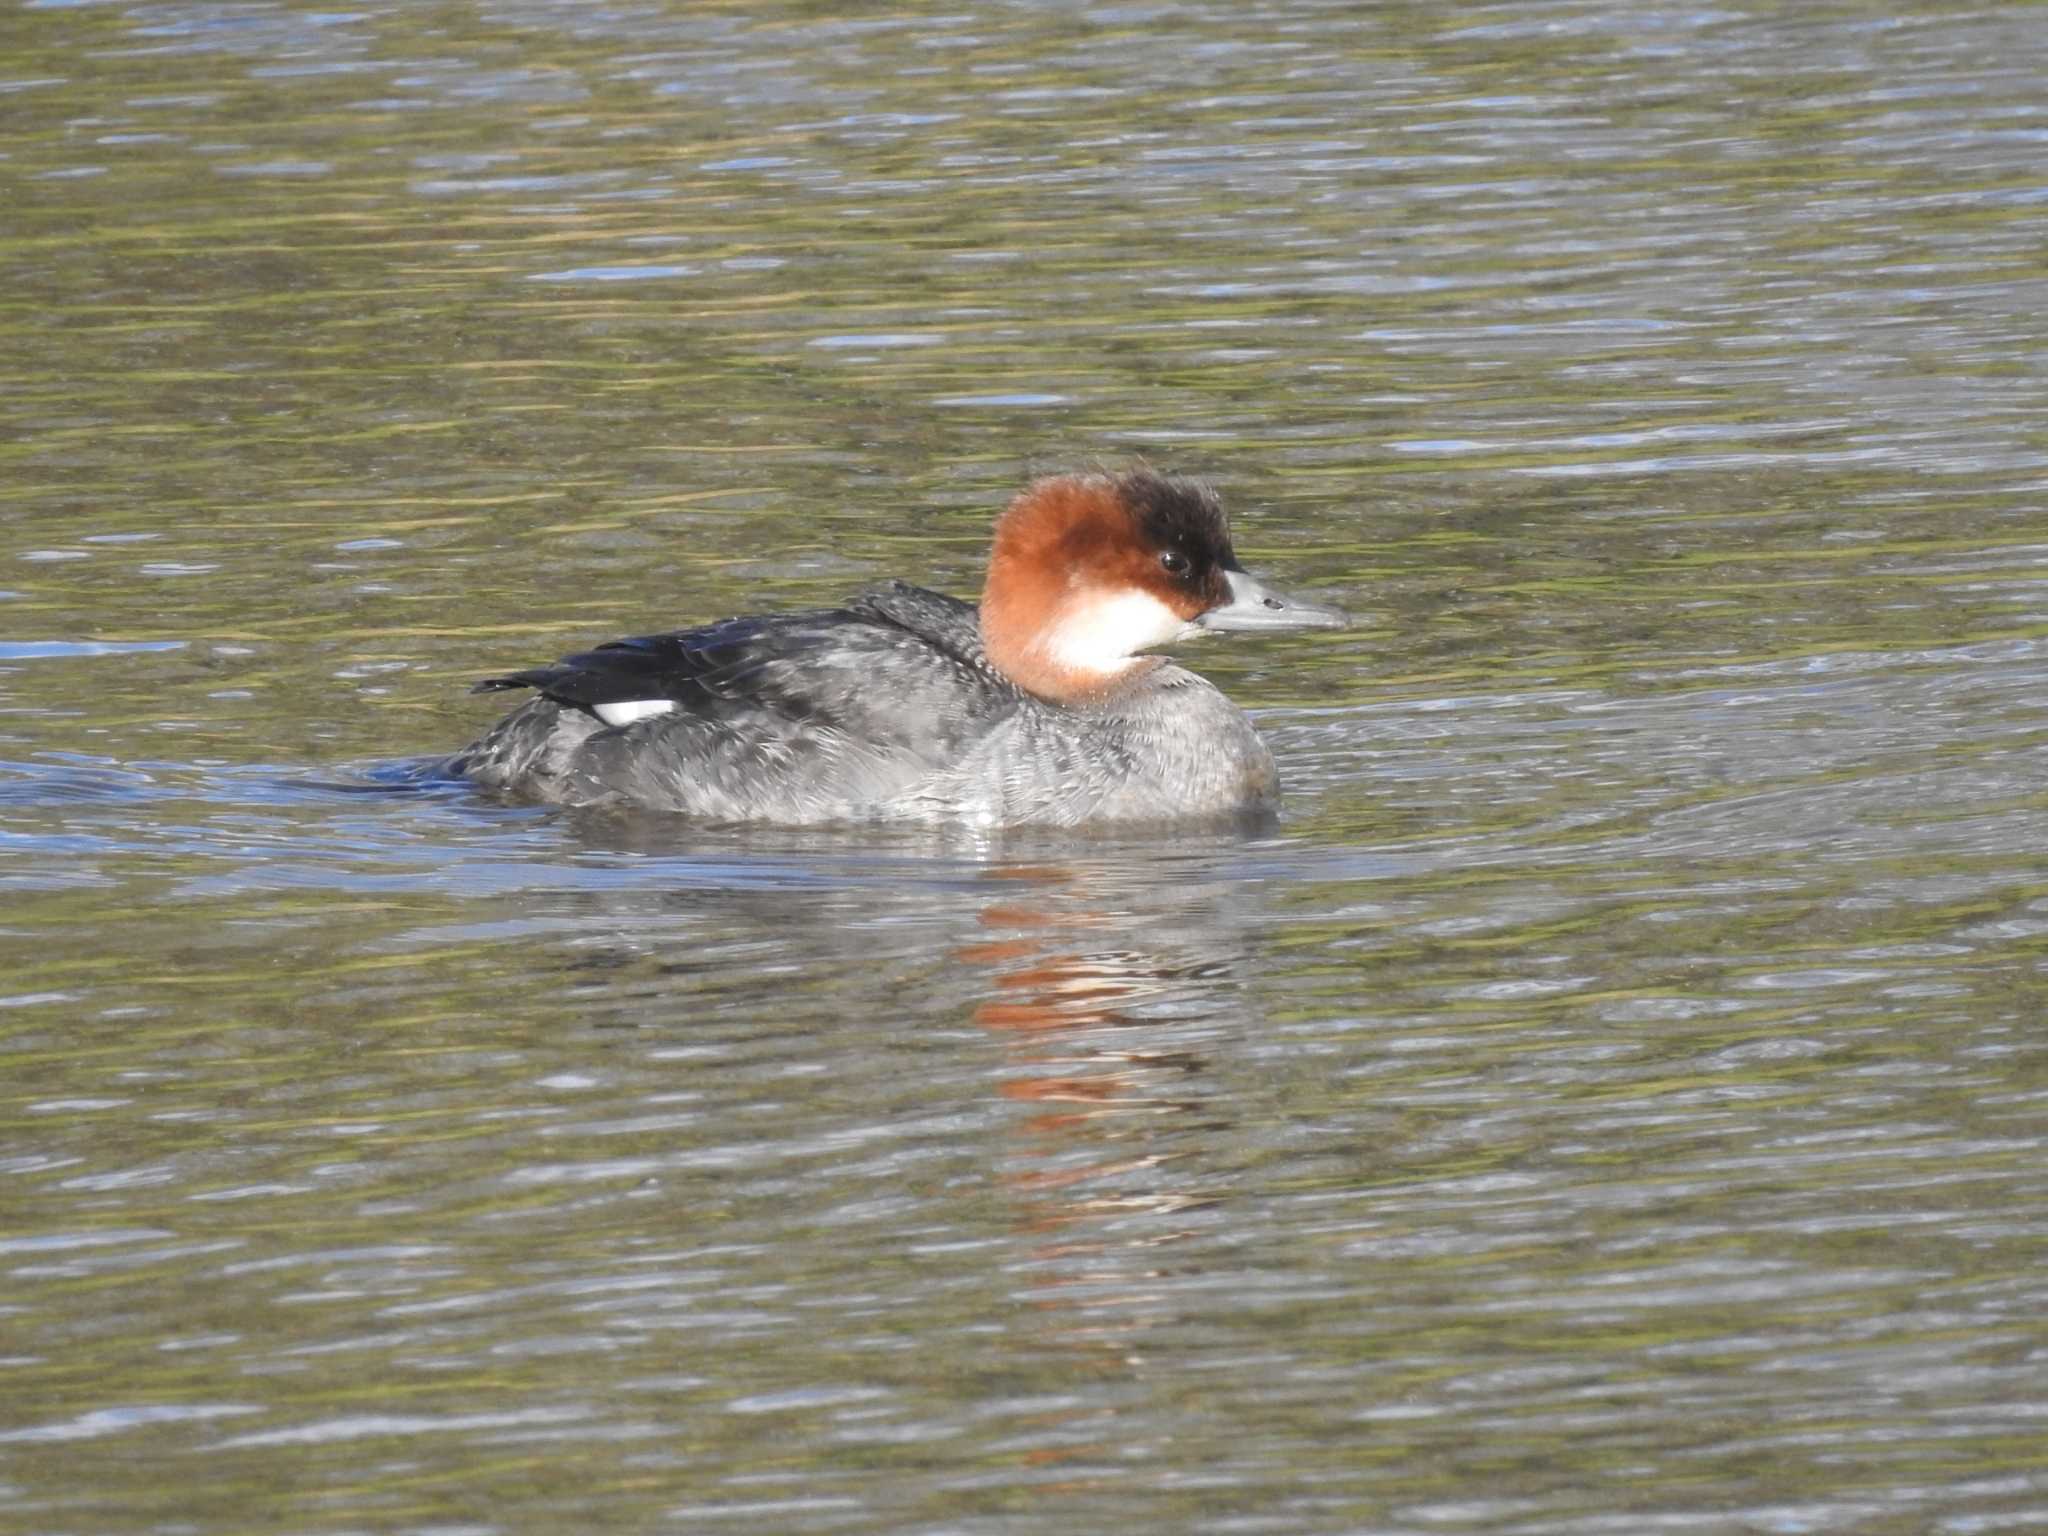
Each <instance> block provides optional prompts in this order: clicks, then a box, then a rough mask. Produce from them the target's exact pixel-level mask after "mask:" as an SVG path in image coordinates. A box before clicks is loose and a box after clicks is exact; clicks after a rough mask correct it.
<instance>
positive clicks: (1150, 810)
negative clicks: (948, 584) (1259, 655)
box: [445, 466, 1348, 828]
mask: <svg viewBox="0 0 2048 1536" xmlns="http://www.w3.org/2000/svg"><path fill="white" fill-rule="evenodd" d="M1346 623H1348V620H1347V618H1346V616H1345V614H1344V613H1343V612H1342V611H1341V610H1339V609H1337V608H1334V607H1329V606H1325V605H1323V604H1319V603H1314V602H1310V601H1307V600H1304V599H1302V598H1299V597H1293V596H1288V595H1285V594H1283V593H1281V592H1279V591H1277V590H1276V589H1275V588H1273V587H1272V586H1270V585H1268V584H1267V583H1266V582H1264V581H1262V580H1260V579H1259V578H1258V577H1256V576H1254V575H1252V574H1251V573H1250V572H1249V571H1247V570H1246V569H1245V568H1244V566H1243V565H1242V564H1240V563H1239V561H1238V558H1237V554H1236V551H1235V548H1234V546H1233V545H1232V542H1231V537H1230V526H1229V522H1228V519H1227V517H1226V515H1225V512H1224V508H1223V503H1222V501H1221V500H1220V499H1219V497H1218V496H1217V494H1216V492H1215V491H1214V490H1213V489H1212V488H1211V487H1210V486H1208V485H1207V484H1205V483H1203V482H1201V481H1199V480H1195V479H1192V478H1187V477H1183V476H1179V475H1172V474H1165V473H1160V472H1158V471H1155V470H1153V469H1151V468H1150V467H1148V466H1139V467H1135V468H1131V469H1128V470H1124V471H1121V472H1115V473H1112V472H1106V471H1105V472H1092V473H1081V474H1063V475H1055V476H1050V477H1047V478H1043V479H1039V480H1037V481H1035V482H1033V483H1032V484H1031V485H1029V486H1027V487H1026V488H1025V489H1024V490H1023V491H1022V492H1021V493H1019V494H1018V495H1017V496H1016V497H1015V498H1014V499H1013V500H1012V501H1011V502H1010V503H1009V505H1008V506H1007V507H1006V508H1005V509H1004V510H1003V512H1002V513H1001V514H1000V516H999V517H998V518H997V520H996V525H995V533H994V538H993V541H992V543H991V546H990V552H989V560H988V570H987V576H986V579H985V581H984V583H983V586H982V590H981V599H980V602H979V603H978V604H977V603H971V602H967V601H963V600H962V599H959V598H956V597H951V596H947V595H945V594H943V593H940V592H935V591H931V590H928V589H926V588H924V587H920V586H915V585H912V584H911V583H908V582H905V581H900V580H898V581H890V582H887V583H884V584H882V585H879V586H876V587H873V588H870V589H869V590H867V591H864V592H861V593H860V594H858V595H857V596H855V597H853V598H851V599H850V600H849V601H847V602H846V603H845V604H844V605H843V606H840V607H836V608H822V609H814V610H810V611H806V612H798V613H782V614H766V615H753V616H745V617H734V618H727V619H721V620H718V621H717V622H715V623H710V624H705V625H702V626H700V627H698V628H694V629H684V630H675V631H671V632H667V633H661V634H650V635H642V636H637V637H633V638H628V639H621V640H613V641H609V642H607V643H605V644H602V645H599V646H597V647H596V648H595V649H593V650H588V651H582V652H579V653H577V654H575V655H572V656H567V657H564V658H563V659H561V660H559V661H554V662H549V663H547V664H545V665H542V666H536V667H529V668H527V669H525V670H523V671H517V672H507V673H504V674H502V675H499V676H494V677H488V678H485V679H483V680H482V681H481V682H479V683H478V684H477V685H476V687H475V688H474V689H473V690H472V691H474V692H481V693H497V692H502V691H510V690H527V691H529V693H530V697H528V698H527V699H526V700H525V701H524V702H522V703H520V704H519V705H518V706H517V707H516V708H514V709H512V710H511V712H510V713H508V714H507V715H505V716H504V717H503V718H502V719H500V720H499V721H498V722H497V723H496V724H495V725H492V726H491V727H490V728H489V729H488V730H486V731H485V732H484V733H483V734H482V735H481V736H480V737H478V738H477V740H476V741H474V742H473V743H471V744H470V745H469V746H468V747H466V748H464V749H463V750H462V751H460V752H458V753H456V754H455V755H454V756H453V757H451V758H449V759H447V760H446V765H445V771H446V772H447V773H448V774H450V775H452V776H455V777H458V778H462V779H466V780H468V781H470V782H471V783H472V784H474V785H475V786H477V788H479V789H480V790H482V791H484V792H486V793H488V794H490V795H493V796H497V797H500V798H503V799H507V800H513V801H518V802H524V803H542V804H549V805H560V806H579V807H580V806H617V807H630V808H634V809H639V810H649V811H658V812H674V813H680V814H682V815H684V816H688V817H693V818H698V819H701V820H705V821H712V822H721V823H762V824H772V825H782V826H822V825H832V824H841V823H948V824H962V825H966V826H970V827H978V828H998V827H1023V826H1048V827H1070V828H1071V827H1085V826H1092V825H1098V824H1139V823H1150V824H1170V823H1189V822H1212V821H1218V820H1242V819H1245V818H1248V817H1264V816H1270V815H1271V813H1272V812H1273V811H1274V810H1275V809H1276V808H1277V806H1278V803H1279V798H1280V778H1279V773H1278V770H1277V769H1276V767H1275V764H1274V761H1273V755H1272V753H1271V751H1270V750H1269V749H1268V748H1267V746H1266V744H1265V742H1264V741H1263V740H1261V739H1260V736H1259V733H1258V731H1257V730H1256V729H1255V728H1254V727H1253V725H1252V723H1251V721H1250V720H1249V719H1248V718H1247V717H1246V716H1245V714H1244V712H1243V711H1242V710H1240V709H1239V708H1238V707H1237V706H1236V705H1235V704H1233V703H1232V702H1231V701H1230V699H1229V698H1227V697H1226V696H1225V695H1224V694H1223V692H1222V691H1221V690H1220V689H1218V688H1217V687H1216V686H1215V685H1214V684H1213V683H1211V682H1209V681H1208V680H1207V679H1206V678H1204V677H1202V676H1200V675H1199V674H1197V673H1195V672H1192V671H1189V670H1187V669H1185V668H1183V667H1181V666H1179V665H1177V664H1176V663H1175V662H1174V661H1172V660H1171V659H1169V658H1168V657H1167V656H1164V655H1161V654H1159V652H1160V651H1161V649H1162V648H1163V647H1169V646H1177V645H1179V644H1180V643H1182V642H1185V641H1189V640H1192V639H1195V638H1198V637H1201V636H1205V635H1209V634H1217V633H1230V634H1240V635H1247V636H1257V635H1272V634H1282V633H1287V632H1291V631H1303V630H1330V629H1337V628H1341V627H1343V626H1344V625H1345V624H1346Z"/></svg>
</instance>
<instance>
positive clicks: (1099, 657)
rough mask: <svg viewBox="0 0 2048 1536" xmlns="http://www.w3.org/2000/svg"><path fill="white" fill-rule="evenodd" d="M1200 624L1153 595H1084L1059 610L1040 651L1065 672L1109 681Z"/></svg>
mask: <svg viewBox="0 0 2048 1536" xmlns="http://www.w3.org/2000/svg"><path fill="white" fill-rule="evenodd" d="M1194 631H1195V626H1194V625H1193V624H1191V623H1189V622H1188V621H1187V620H1186V619H1184V618H1182V617H1181V616H1180V615H1179V614H1177V613H1175V612H1174V611H1173V610H1172V609H1171V608H1169V607H1167V606H1166V604H1164V603H1162V602H1161V601H1159V599H1158V598H1156V597H1154V596H1153V595H1152V594H1151V593H1149V592H1141V591H1137V590H1131V591H1125V592H1117V593H1113V594H1108V595H1101V596H1098V595H1095V594H1089V593H1084V594H1082V595H1081V596H1078V597H1076V598H1074V599H1072V600H1070V601H1069V602H1067V603H1065V604H1063V605H1062V606H1061V608H1060V615H1059V619H1058V622H1056V623H1055V624H1054V625H1053V627H1052V629H1051V631H1050V632H1049V633H1048V634H1047V635H1046V636H1045V637H1044V638H1043V639H1042V640H1041V641H1040V642H1039V645H1038V649H1039V651H1040V652H1041V653H1042V654H1043V655H1044V656H1045V657H1046V659H1047V660H1048V661H1051V662H1052V663H1053V664H1054V665H1055V666H1058V667H1060V668H1061V669H1063V670H1065V671H1070V672H1080V673H1088V674H1091V675H1093V676H1097V677H1107V676H1109V675H1111V674H1112V673H1115V672H1120V671H1122V670H1123V669H1124V667H1125V666H1126V665H1128V664H1129V663H1130V661H1131V659H1132V658H1133V657H1135V656H1136V655H1137V654H1138V653H1139V652H1140V651H1144V650H1149V649H1151V648H1152V647H1153V646H1155V645H1165V644H1166V643H1167V642H1168V641H1171V640H1178V639H1180V638H1181V637H1182V636H1184V635H1189V634H1192V633H1194Z"/></svg>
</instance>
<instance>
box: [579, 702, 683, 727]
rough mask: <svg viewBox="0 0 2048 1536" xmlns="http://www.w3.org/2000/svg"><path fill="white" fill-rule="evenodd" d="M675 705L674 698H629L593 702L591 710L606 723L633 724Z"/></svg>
mask: <svg viewBox="0 0 2048 1536" xmlns="http://www.w3.org/2000/svg"><path fill="white" fill-rule="evenodd" d="M675 707H676V701H675V700H674V699H628V700H625V701H623V702H620V703H613V704H593V705H591V706H590V712H591V713H592V714H593V715H596V716H597V718H598V719H600V720H602V721H603V722H604V723H605V724H606V725H631V724H632V723H633V722H634V721H635V720H650V719H652V718H653V717H654V716H656V715H665V714H667V713H668V712H669V711H670V710H672V709H674V708H675Z"/></svg>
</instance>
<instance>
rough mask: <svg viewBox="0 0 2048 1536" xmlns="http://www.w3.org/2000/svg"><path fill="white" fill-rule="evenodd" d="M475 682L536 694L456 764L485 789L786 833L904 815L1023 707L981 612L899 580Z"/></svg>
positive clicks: (455, 768)
mask: <svg viewBox="0 0 2048 1536" xmlns="http://www.w3.org/2000/svg"><path fill="white" fill-rule="evenodd" d="M480 686H481V687H483V688H487V689H488V688H533V689H535V690H536V691H537V696H536V697H535V698H533V699H531V700H529V701H528V702H527V703H526V704H525V705H524V706H522V707H521V708H519V709H517V710H514V711H513V712H512V713H511V714H510V715H508V716H506V717H505V719H504V720H502V721H500V722H499V723H498V724H497V725H496V726H494V727H492V729H491V730H490V731H488V732H486V733H485V735H484V736H483V737H482V738H481V739H479V740H478V741H477V742H476V743H475V744H474V745H473V746H471V747H470V748H468V749H467V750H466V751H464V752H462V753H459V754H458V755H457V756H456V757H455V758H454V759H452V760H451V761H450V765H449V766H450V768H451V769H452V770H453V771H454V772H456V773H459V774H463V775H466V776H467V777H469V778H471V779H473V780H474V781H476V782H477V783H478V784H480V785H483V786H484V787H486V788H489V789H493V790H497V791H499V792H501V793H506V794H510V795H514V796H518V797H520V798H526V799H535V800H545V801H550V802H555V803H559V804H569V805H579V804H594V803H600V802H605V801H624V802H628V803H632V804H636V805H643V806H654V807H659V808H662V809H667V810H674V811H682V812H686V813H688V814H691V815H696V816H703V817H708V818H713V819H717V820H730V821H774V822H785V823H791V822H823V821H848V820H867V819H873V818H875V817H888V816H895V815H901V814H903V810H902V805H903V802H904V801H905V799H906V798H907V797H915V796H916V795H917V794H918V793H919V791H920V788H921V787H922V786H924V785H927V784H929V783H930V782H931V781H932V780H933V779H934V778H943V777H947V776H948V774H949V770H950V769H952V768H953V767H954V766H955V765H957V764H958V763H959V762H961V760H962V759H963V758H964V757H966V756H968V755H969V754H970V753H971V752H972V751H973V750H974V748H975V746H976V745H977V744H978V743H982V742H985V741H986V740H987V739H988V737H989V735H990V733H991V732H994V731H996V730H998V729H999V728H1000V727H1001V725H1002V723H1003V721H1004V720H1005V719H1006V718H1007V717H1009V716H1010V715H1012V714H1014V713H1015V712H1016V711H1017V709H1018V708H1019V706H1020V704H1021V703H1022V702H1023V696H1022V695H1020V694H1019V693H1018V691H1017V690H1016V689H1015V688H1013V687H1011V686H1010V685H1009V684H1008V683H1006V682H1005V681H1004V680H1003V679H1002V678H1001V677H999V676H998V675H997V674H995V673H994V672H993V671H992V670H991V669H990V668H989V667H988V664H987V663H986V661H985V660H984V659H983V657H982V654H981V641H980V636H979V632H978V629H977V626H976V622H975V609H974V606H973V605H972V604H970V603H963V602H961V601H959V600H958V599H955V598H950V597H946V596H944V595H942V594H940V593H937V592H929V591H926V590H924V589H923V588H919V587H913V586H910V585H908V584H906V583H902V582H897V583H893V584H892V585H890V586H887V587H883V588H878V589H876V590H875V591H872V592H868V593H864V594H862V595H861V596H860V597H858V598H856V599H855V600H854V601H853V602H851V603H849V604H848V605H847V606H846V607H844V608H834V609H824V610H819V611H815V612H810V613H797V614H783V615H775V616H768V617H759V618H737V619H727V620H725V621H723V622H722V623H717V624H711V625H707V626H705V627H704V628H701V629H694V630H685V631H678V632H676V633H672V634H662V635H649V636H644V637H640V638H636V639H631V640H621V641H615V642H613V643H612V644H610V645H605V646H600V647H598V648H597V649H596V650H594V651H589V652H585V653H583V654H581V655H577V656H571V657H568V658H566V659H564V660H562V661H559V662H556V663H554V664H553V665H550V666H544V667H536V668H533V669H531V670H530V671H525V672H518V673H514V674H511V675H510V676H507V677H502V678H493V679H491V680H489V681H488V682H486V683H484V684H482V685H480ZM607 717H609V718H610V719H612V720H619V721H623V722H624V723H620V724H608V723H607Z"/></svg>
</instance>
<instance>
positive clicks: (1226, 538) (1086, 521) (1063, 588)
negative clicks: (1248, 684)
mask: <svg viewBox="0 0 2048 1536" xmlns="http://www.w3.org/2000/svg"><path fill="white" fill-rule="evenodd" d="M1347 622H1349V621H1348V620H1347V619H1346V617H1345V616H1344V614H1342V613H1341V612H1339V611H1338V610H1337V609H1335V608H1325V607H1321V606H1318V605H1317V604H1314V603H1308V602H1303V601H1302V600H1300V599H1299V598H1292V597H1286V596H1283V595H1282V594H1281V593H1279V592H1276V591H1274V590H1273V589H1272V588H1271V587H1269V586H1267V585H1266V584H1265V583H1264V582H1262V581H1260V580H1258V579H1257V578H1256V577H1254V576H1252V575H1251V574H1250V573H1249V572H1247V571H1246V570H1245V568H1244V567H1243V566H1241V565H1239V564H1238V561H1237V553H1236V551H1235V550H1233V549H1232V548H1231V544H1230V525H1229V523H1228V521H1227V520H1226V519H1225V517H1224V514H1223V504H1222V502H1220V501H1218V500H1217V499H1216V493H1215V492H1214V491H1212V490H1210V489H1209V488H1208V487H1207V486H1205V485H1203V484H1201V483H1199V482H1198V481H1194V480H1187V479H1182V478H1180V477H1179V476H1174V475H1161V474H1157V473H1155V472H1154V471H1152V470H1150V469H1134V470H1130V471H1128V472H1126V473H1124V474H1120V475H1106V474H1098V475H1059V476H1055V477H1054V478H1052V479H1047V480H1040V481H1037V482H1036V483H1034V484H1033V485H1031V486H1029V487H1027V488H1026V489H1025V490H1024V492H1023V493H1022V494H1021V495H1019V496H1018V497H1017V499H1016V500H1015V501H1013V502H1011V503H1010V505H1009V508H1008V510H1006V511H1005V512H1004V513H1003V515H1002V517H1001V518H1000V519H999V520H998V521H997V523H996V536H995V546H994V548H993V549H992V550H991V551H990V553H989V562H988V582H987V584H986V585H985V586H984V587H983V589H982V595H981V637H982V644H983V647H984V648H985V649H986V651H987V653H988V659H989V661H990V662H991V663H993V664H994V665H995V667H996V668H997V669H998V670H1000V671H1001V672H1002V673H1004V675H1006V676H1007V677H1009V678H1010V680H1011V681H1012V682H1014V683H1016V684H1017V685H1018V686H1019V687H1020V688H1023V689H1025V690H1026V691H1027V692H1030V693H1034V694H1037V695H1039V696H1040V697H1041V698H1047V699H1052V700H1055V701H1059V702H1066V703H1071V702H1079V701H1082V700H1085V699H1088V698H1091V697H1100V696H1102V695H1104V694H1106V693H1109V692H1112V691H1114V690H1115V689H1116V687H1117V686H1118V685H1119V684H1121V683H1123V682H1125V681H1127V680H1128V679H1129V678H1131V677H1132V676H1133V675H1134V674H1135V673H1136V672H1138V671H1139V670H1141V669H1143V668H1145V667H1147V666H1148V665H1150V663H1148V662H1147V661H1146V660H1145V659H1144V657H1143V655H1142V653H1143V652H1146V651H1149V650H1152V649H1154V648H1156V647H1158V646H1162V645H1167V644H1170V643H1172V642H1173V641H1176V640H1182V639H1186V638H1187V637H1189V636H1191V635H1198V634H1201V633H1202V632H1203V631H1205V630H1245V631H1256V632H1262V633H1277V632H1278V631H1281V630H1293V629H1337V628H1341V627H1342V626H1343V625H1344V624H1346V623H1347Z"/></svg>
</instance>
